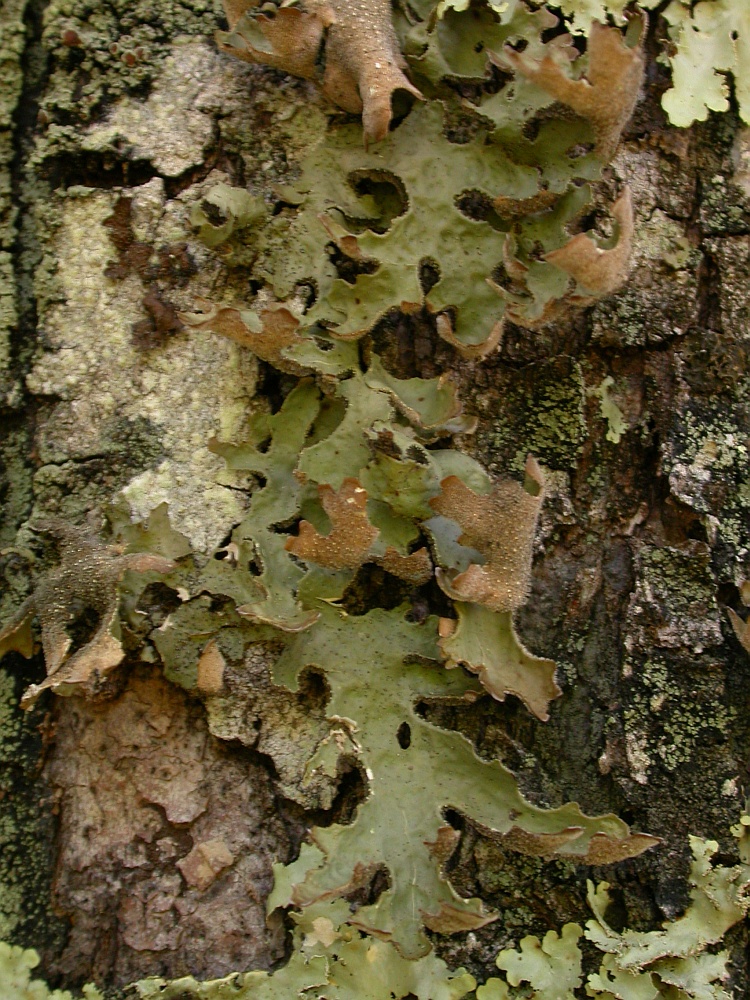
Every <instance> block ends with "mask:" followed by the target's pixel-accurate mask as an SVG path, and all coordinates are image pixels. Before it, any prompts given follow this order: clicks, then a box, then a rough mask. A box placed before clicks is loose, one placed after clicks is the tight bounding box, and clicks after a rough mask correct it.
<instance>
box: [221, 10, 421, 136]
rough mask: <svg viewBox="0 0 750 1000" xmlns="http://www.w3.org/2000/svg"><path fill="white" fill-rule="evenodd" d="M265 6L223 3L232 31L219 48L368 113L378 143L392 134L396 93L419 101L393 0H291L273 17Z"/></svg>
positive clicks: (365, 119) (368, 129)
mask: <svg viewBox="0 0 750 1000" xmlns="http://www.w3.org/2000/svg"><path fill="white" fill-rule="evenodd" d="M267 6H268V5H267V4H266V5H265V6H264V9H263V10H262V11H259V10H258V7H259V2H258V0H224V9H225V11H226V15H227V20H228V21H229V28H230V30H229V32H219V34H218V36H217V38H218V43H219V47H220V48H221V49H223V50H224V51H225V52H229V53H231V54H232V55H235V56H237V57H238V58H240V59H244V60H245V61H246V62H255V63H264V64H266V65H268V66H274V67H276V68H277V69H282V70H285V71H286V72H288V73H292V74H293V75H295V76H301V77H303V78H305V79H308V80H314V81H315V82H316V83H318V85H319V86H320V87H321V89H322V91H323V93H324V94H325V95H326V97H327V98H329V100H331V101H332V102H333V103H334V104H336V105H338V106H339V107H340V108H343V109H344V111H349V112H351V113H352V114H359V113H360V112H361V113H362V123H363V125H364V131H365V137H366V138H367V139H372V140H374V141H377V140H379V139H383V138H384V137H385V136H386V135H387V133H388V126H389V124H390V121H391V97H392V95H393V93H394V91H396V90H405V91H407V92H408V93H410V94H412V95H413V96H414V97H418V98H421V96H422V95H421V94H420V92H419V91H418V90H417V88H416V87H415V86H414V85H413V84H412V83H410V82H409V80H408V79H407V78H406V76H405V75H404V72H403V71H404V68H405V66H406V63H405V61H404V59H403V56H402V55H401V51H400V49H399V45H398V40H397V38H396V33H395V31H394V28H393V24H392V21H391V4H390V0H301V2H300V3H294V2H293V0H292V3H290V2H289V0H285V2H282V3H281V4H280V5H279V8H278V9H277V10H276V11H275V12H274V13H273V16H269V15H268V13H267V12H266V9H265V8H266V7H267ZM323 50H324V51H323ZM321 55H322V56H323V57H322V58H321ZM321 67H324V68H321Z"/></svg>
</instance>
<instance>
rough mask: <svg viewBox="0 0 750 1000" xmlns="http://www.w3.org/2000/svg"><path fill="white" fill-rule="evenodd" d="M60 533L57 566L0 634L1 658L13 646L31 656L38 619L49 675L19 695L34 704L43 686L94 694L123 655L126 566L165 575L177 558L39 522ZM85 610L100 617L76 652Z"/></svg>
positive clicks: (62, 524)
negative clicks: (121, 595) (120, 622)
mask: <svg viewBox="0 0 750 1000" xmlns="http://www.w3.org/2000/svg"><path fill="white" fill-rule="evenodd" d="M35 529H36V530H37V531H43V532H45V533H47V534H50V535H53V536H56V537H57V539H58V541H59V550H60V565H59V566H57V567H56V568H55V569H52V570H50V571H49V572H48V573H46V574H45V575H44V576H43V577H42V578H41V580H40V581H39V583H38V584H37V586H36V589H35V590H34V592H33V594H31V596H30V597H28V598H27V599H26V600H25V601H24V603H23V604H22V605H21V607H20V608H19V609H18V611H17V613H16V614H15V616H14V617H13V618H12V619H11V620H10V622H8V624H7V625H6V626H5V628H4V629H2V631H0V658H2V657H3V656H5V654H6V653H9V652H11V651H16V652H19V653H21V655H22V656H25V657H26V658H29V657H30V656H31V655H32V653H33V650H34V643H33V636H32V632H31V623H32V620H33V618H34V617H35V616H38V618H39V621H40V624H41V633H42V649H43V650H44V662H45V667H46V670H47V678H46V680H44V681H42V683H41V684H32V685H30V686H29V687H28V688H27V690H26V691H25V692H24V695H23V698H22V699H21V706H22V707H23V708H27V709H28V708H31V706H32V705H33V704H34V702H35V701H36V700H37V698H38V697H39V695H40V694H41V693H42V691H44V690H46V689H47V688H51V689H52V690H54V691H55V692H56V693H57V694H61V695H68V694H72V693H74V692H80V693H89V692H90V691H91V690H93V689H94V688H95V686H96V684H97V682H98V681H99V680H100V679H101V678H102V677H104V676H105V675H106V674H107V673H108V672H109V671H111V670H112V669H114V667H116V666H117V665H118V664H119V663H120V662H121V661H122V659H123V657H124V656H125V651H124V650H123V648H122V645H121V643H120V640H119V638H118V637H117V635H116V634H115V632H116V629H117V606H118V592H117V585H118V584H119V582H120V580H121V579H122V577H123V576H124V574H125V573H126V572H127V571H128V570H132V571H134V572H136V573H147V572H155V573H168V572H169V571H170V570H172V569H174V563H173V562H172V561H171V560H169V559H164V558H163V557H162V556H158V555H154V554H153V553H150V552H135V553H132V554H127V555H126V554H123V550H122V548H121V546H119V545H104V544H102V543H101V542H100V541H99V539H97V538H94V537H92V536H91V535H90V534H89V532H88V531H87V530H86V529H84V528H80V527H76V526H74V525H70V524H67V523H65V522H64V521H60V520H57V519H52V518H50V519H47V520H45V521H40V522H39V523H38V524H36V525H35ZM87 612H93V613H94V614H95V615H96V616H97V619H98V624H97V626H96V629H95V631H94V633H93V635H92V636H91V638H90V639H89V640H88V642H86V643H84V645H82V646H81V647H80V648H79V649H78V650H76V652H75V653H73V655H72V656H68V652H69V650H70V647H71V646H72V644H73V638H72V636H71V635H70V630H71V629H72V627H73V626H74V625H76V623H77V622H78V621H80V620H81V619H82V618H83V617H84V616H85V615H86V613H87Z"/></svg>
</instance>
